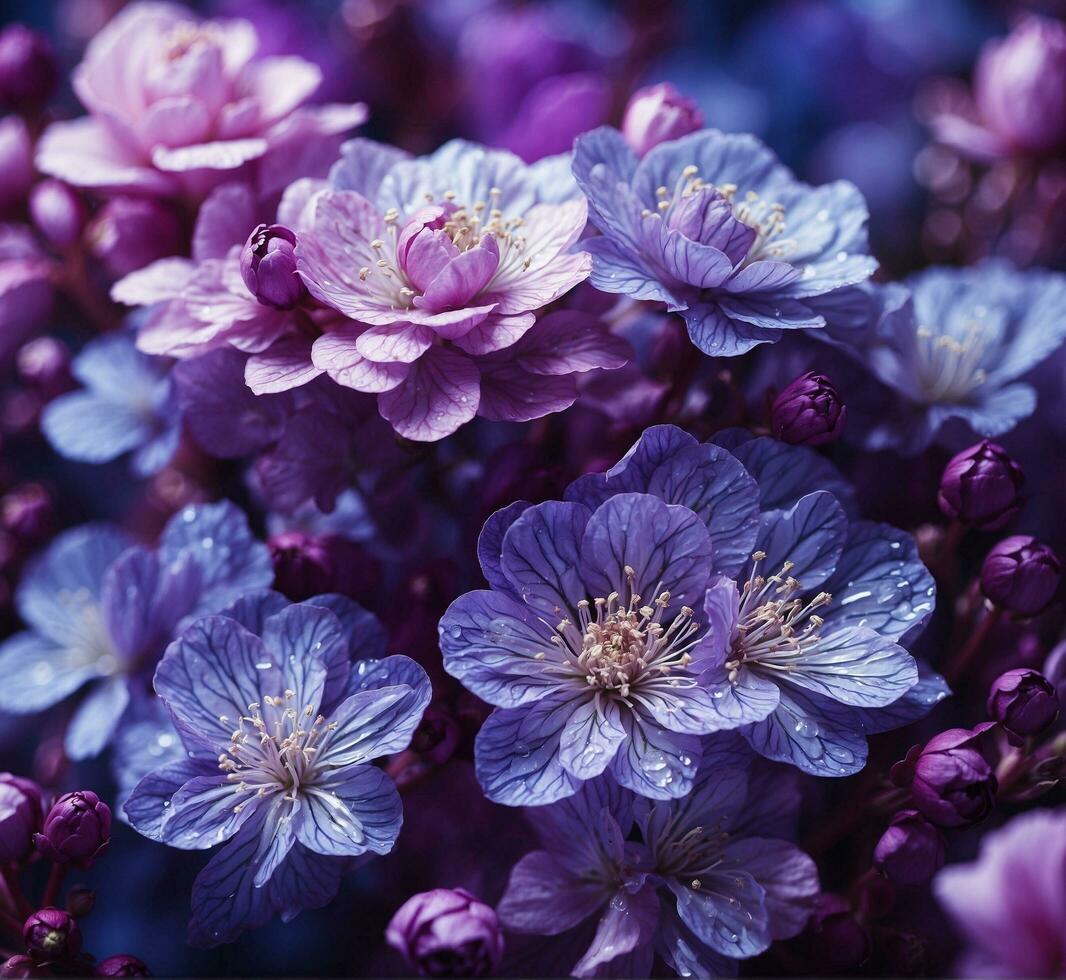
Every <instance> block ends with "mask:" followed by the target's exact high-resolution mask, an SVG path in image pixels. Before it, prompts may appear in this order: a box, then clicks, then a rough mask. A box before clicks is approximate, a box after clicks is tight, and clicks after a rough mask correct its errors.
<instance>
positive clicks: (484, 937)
mask: <svg viewBox="0 0 1066 980" xmlns="http://www.w3.org/2000/svg"><path fill="white" fill-rule="evenodd" d="M385 939H386V941H387V942H388V944H389V945H390V946H391V947H392V948H393V949H395V950H396V951H397V952H398V953H400V955H402V956H403V958H404V959H405V960H406V961H407V965H408V966H410V967H411V969H413V970H416V971H417V972H418V975H419V976H422V977H484V976H488V975H490V974H492V973H494V972H495V970H496V968H497V967H498V966H499V964H500V958H501V957H502V956H503V931H502V930H501V929H500V923H499V920H498V919H497V918H496V912H495V911H494V910H493V908H492V906H490V905H486V904H485V903H484V902H480V901H478V900H477V899H476V898H474V896H473V895H471V894H470V893H469V892H468V891H465V890H463V889H462V888H435V889H434V890H433V891H429V892H421V893H419V894H417V895H412V896H411V898H409V899H408V900H407V901H406V902H404V904H403V905H401V906H400V908H399V909H398V910H397V912H396V914H395V915H394V916H393V917H392V920H391V921H390V922H389V927H388V929H387V930H386V931H385Z"/></svg>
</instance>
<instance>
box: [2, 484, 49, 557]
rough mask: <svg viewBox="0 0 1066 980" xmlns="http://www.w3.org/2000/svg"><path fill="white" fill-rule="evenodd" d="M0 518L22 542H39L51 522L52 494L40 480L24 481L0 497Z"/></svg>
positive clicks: (6, 528) (46, 533)
mask: <svg viewBox="0 0 1066 980" xmlns="http://www.w3.org/2000/svg"><path fill="white" fill-rule="evenodd" d="M0 521H2V523H3V527H4V530H5V531H9V532H10V533H11V534H13V535H14V536H15V537H16V538H17V539H18V540H19V541H20V542H22V543H23V544H29V545H32V544H40V543H41V542H43V541H44V540H45V539H46V538H48V536H49V535H50V534H51V531H52V527H53V524H54V508H53V506H52V497H51V495H50V494H49V493H48V491H47V490H45V488H44V487H42V486H41V484H39V483H23V484H21V485H20V486H17V487H15V488H14V489H12V490H10V491H9V492H8V493H6V494H4V496H3V499H0Z"/></svg>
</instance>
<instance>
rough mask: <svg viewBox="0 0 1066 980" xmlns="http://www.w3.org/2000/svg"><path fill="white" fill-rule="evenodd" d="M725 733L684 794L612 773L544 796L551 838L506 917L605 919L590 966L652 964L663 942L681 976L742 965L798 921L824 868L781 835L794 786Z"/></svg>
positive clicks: (544, 837)
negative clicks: (662, 794)
mask: <svg viewBox="0 0 1066 980" xmlns="http://www.w3.org/2000/svg"><path fill="white" fill-rule="evenodd" d="M716 742H717V739H711V740H709V741H708V744H707V747H706V755H707V759H708V761H712V762H713V764H712V765H709V766H707V767H706V768H705V769H703V770H702V771H701V772H700V774H699V776H698V777H697V778H696V782H695V784H694V786H693V788H692V791H691V793H690V794H689V795H688V796H686V797H685V798H683V799H680V800H671V801H663V802H653V801H651V800H647V799H644V798H641V797H635V796H633V795H632V794H630V793H627V792H626V791H624V790H620V789H619V788H618V787H616V786H613V785H612V784H611V783H610V782H608V781H606V780H604V779H603V778H600V779H597V780H593V781H591V782H588V783H586V784H585V785H584V786H583V787H582V789H581V791H580V792H579V793H577V794H576V795H575V796H573V797H570V798H569V799H567V800H563V801H561V802H559V803H554V804H552V805H551V806H548V807H545V808H543V809H538V810H537V811H536V813H535V815H534V816H533V822H534V826H535V829H536V831H537V834H538V836H539V837H540V840H541V845H542V850H538V851H533V852H532V853H530V854H527V855H526V856H525V857H524V858H522V859H521V860H520V861H519V862H518V864H517V865H516V866H515V868H514V869H513V871H512V872H511V878H510V881H509V883H508V887H507V891H506V893H505V894H504V897H503V899H502V900H501V902H500V905H499V907H498V912H499V915H500V919H501V921H502V922H503V923H504V925H505V926H506V927H507V928H508V929H509V930H511V931H514V932H520V933H533V934H537V935H547V936H556V935H560V934H562V933H564V932H567V931H569V930H571V929H574V927H576V926H578V925H579V924H580V923H582V922H585V921H586V920H589V919H594V920H596V929H595V935H594V937H593V938H592V941H591V944H590V945H589V946H588V949H587V950H586V951H585V953H584V955H583V956H582V957H581V959H580V960H579V961H578V962H577V963H576V964H575V966H574V968H573V970H572V975H573V976H577V977H583V976H600V975H605V974H604V973H603V972H602V971H603V970H604V969H605V968H606V969H608V970H609V973H607V974H606V975H610V976H630V977H644V976H648V975H649V972H650V969H651V965H652V956H653V953H658V954H659V955H660V956H661V957H662V958H663V959H664V960H665V961H666V963H667V964H669V965H670V967H671V968H673V969H674V971H675V972H676V973H677V974H678V975H679V976H735V975H736V966H737V964H736V961H737V960H740V959H747V958H749V957H752V956H757V955H758V954H759V953H761V952H763V951H764V950H766V949H767V948H768V947H769V945H770V943H771V942H772V941H773V940H775V939H786V938H789V937H791V936H794V935H796V934H797V933H799V932H800V930H802V928H803V926H804V924H805V923H806V920H807V918H808V916H809V915H810V911H811V908H812V904H813V900H814V898H815V896H816V895H817V893H818V873H817V871H816V869H815V866H814V862H813V861H811V859H810V858H809V857H808V856H807V855H806V854H804V853H803V852H802V851H800V850H799V849H798V848H797V847H796V846H795V845H794V844H791V843H789V842H788V841H787V840H784V839H782V837H783V836H785V835H786V834H787V831H786V830H785V829H784V825H787V824H788V823H789V822H790V821H791V818H792V817H793V816H794V813H795V809H796V806H797V805H798V794H797V793H796V791H795V786H794V785H793V784H792V783H791V781H790V780H789V779H788V778H787V774H783V773H780V772H774V773H772V774H771V773H769V772H767V771H766V770H767V769H769V768H771V767H769V766H766V765H765V764H763V765H762V766H760V765H759V764H756V765H754V766H753V765H752V757H751V754H750V752H748V753H744V752H742V751H737V748H736V747H735V743H734V742H733V741H732V740H727V742H726V747H725V749H724V750H721V749H719V748H718V747H717V746H716ZM741 744H742V743H741ZM763 766H765V768H763ZM634 830H636V831H637V832H638V833H639V842H637V841H636V840H635V839H634ZM597 971H600V972H597Z"/></svg>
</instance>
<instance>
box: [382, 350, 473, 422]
mask: <svg viewBox="0 0 1066 980" xmlns="http://www.w3.org/2000/svg"><path fill="white" fill-rule="evenodd" d="M480 398H481V394H480V374H479V372H478V369H477V367H476V366H475V364H474V362H473V361H472V360H470V358H468V357H466V356H465V355H463V354H458V353H456V352H454V351H449V350H445V349H444V348H443V347H433V348H431V349H430V350H428V351H426V353H425V354H423V355H422V357H420V358H419V359H418V360H417V361H416V362H415V363H414V365H413V366H412V367H411V369H410V373H409V374H408V375H407V377H406V378H404V380H403V383H402V384H400V385H399V387H397V388H394V389H393V390H391V391H387V392H386V393H385V394H383V395H381V397H379V398H378V410H379V411H380V412H381V415H382V417H383V418H385V419H386V420H387V421H388V422H390V423H391V424H392V427H393V428H394V429H395V430H396V431H397V432H398V433H399V434H400V435H402V436H403V437H404V438H406V439H413V440H415V441H418V442H433V441H435V440H437V439H443V438H444V437H445V436H447V435H450V434H451V433H453V432H454V431H455V430H456V429H458V428H459V426H461V425H463V424H464V423H466V422H469V421H470V420H471V419H472V418H473V417H474V416H475V415H476V414H477V410H478V403H479V401H480Z"/></svg>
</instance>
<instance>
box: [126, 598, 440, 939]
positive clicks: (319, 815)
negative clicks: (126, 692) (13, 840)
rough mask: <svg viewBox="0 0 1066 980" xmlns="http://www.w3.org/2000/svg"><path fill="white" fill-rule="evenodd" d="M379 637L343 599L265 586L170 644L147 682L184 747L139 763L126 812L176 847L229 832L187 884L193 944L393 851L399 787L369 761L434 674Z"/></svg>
mask: <svg viewBox="0 0 1066 980" xmlns="http://www.w3.org/2000/svg"><path fill="white" fill-rule="evenodd" d="M351 642H355V643H358V646H357V647H355V648H354V649H353V648H352V647H350V645H349V644H350V643H351ZM384 643H385V637H384V633H383V632H382V630H381V627H380V626H379V624H378V623H377V621H376V620H375V619H374V618H373V617H372V616H371V615H370V614H369V613H367V612H366V611H365V610H363V609H362V608H360V607H359V606H357V605H356V604H355V603H354V602H352V601H351V600H348V599H345V598H343V597H341V596H320V597H318V598H316V599H314V600H311V601H309V602H305V603H300V604H298V605H290V604H289V603H288V601H287V600H286V599H284V598H283V597H282V596H280V595H278V594H277V593H275V592H259V593H251V594H248V595H246V596H244V597H243V598H241V599H238V600H237V601H236V602H234V603H233V604H232V605H231V606H229V607H228V608H227V609H225V610H224V611H223V613H222V614H221V615H219V616H210V617H207V618H206V619H200V620H198V621H196V622H195V623H193V624H192V625H191V626H190V627H189V628H188V629H186V631H185V632H184V633H183V634H182V635H181V637H179V639H178V640H176V641H175V642H174V643H173V644H171V646H170V647H169V648H168V650H167V652H166V655H165V656H164V658H163V660H162V661H161V662H160V664H159V667H158V668H157V670H156V674H155V690H156V693H157V694H158V695H159V697H160V698H161V699H162V701H163V703H164V705H165V706H166V709H167V711H168V712H169V713H170V715H171V717H172V719H173V721H174V724H175V726H176V727H177V729H178V732H179V733H180V736H181V739H182V741H183V743H184V744H185V747H186V749H187V750H188V755H187V756H186V757H185V758H183V759H180V760H179V761H176V762H173V763H170V764H169V765H165V766H164V767H163V768H161V769H157V770H155V771H154V772H151V773H149V774H148V775H147V776H145V777H144V778H143V779H142V780H141V781H140V782H139V783H138V784H137V786H136V787H135V788H134V790H133V792H132V794H131V795H130V797H129V799H128V800H127V801H126V804H125V812H126V816H127V817H128V818H129V821H130V823H131V824H132V826H133V827H134V828H135V829H136V830H138V831H140V833H142V834H144V835H145V836H146V837H149V838H151V839H153V840H158V841H161V842H163V843H165V844H169V845H170V846H172V847H179V848H183V849H186V850H203V849H207V848H211V847H215V846H216V845H218V844H220V843H222V842H227V843H225V846H224V847H222V849H221V850H219V851H218V852H217V853H216V854H215V856H214V857H213V858H212V859H211V861H210V862H209V863H208V864H207V866H206V867H205V868H204V869H203V871H201V872H200V875H199V877H198V878H197V880H196V882H195V883H194V885H193V895H192V904H193V920H192V923H191V924H190V927H189V939H190V942H193V943H194V944H196V945H205V946H213V945H217V944H218V943H224V942H229V941H231V940H232V939H234V938H235V937H236V936H237V935H238V934H239V933H240V932H241V931H243V930H244V929H248V928H253V927H255V926H258V925H262V924H263V923H264V922H266V921H267V920H268V919H270V918H271V917H272V916H273V915H274V914H275V913H280V914H281V915H282V917H283V918H285V919H286V920H288V919H290V918H292V917H293V916H294V915H296V914H297V913H298V912H299V911H300V910H301V909H304V908H313V907H318V906H320V905H324V904H326V903H327V902H329V901H330V900H331V899H332V898H333V895H334V894H335V893H336V890H337V887H338V885H339V882H340V878H341V876H342V875H343V874H344V873H345V872H346V871H347V870H348V869H349V868H350V867H351V862H352V859H354V858H357V857H359V856H361V855H363V854H366V853H376V854H386V853H388V852H389V851H390V850H391V849H392V847H393V844H394V843H395V841H396V835H397V834H398V833H399V830H400V824H401V822H402V806H401V803H400V797H399V794H398V793H397V791H396V787H395V786H394V785H393V783H392V780H391V779H389V777H388V776H386V775H385V773H384V772H383V771H382V769H380V768H378V767H377V766H375V765H373V764H372V761H373V760H374V759H376V758H378V757H380V756H383V755H389V754H391V753H395V752H399V751H400V750H401V749H403V748H405V747H406V745H407V743H408V742H409V741H410V738H411V733H412V732H413V731H414V729H415V727H416V726H417V725H418V721H419V719H420V718H421V716H422V712H423V710H424V709H425V707H426V704H427V703H428V701H429V697H430V686H429V679H428V678H427V677H426V673H425V671H424V670H423V669H422V668H421V667H419V666H418V664H416V663H415V662H414V661H412V660H410V659H408V658H407V657H386V658H384V659H379V658H381V655H382V654H383V652H384ZM353 654H355V655H356V656H357V657H359V659H356V660H354V662H353ZM366 658H373V659H366Z"/></svg>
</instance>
